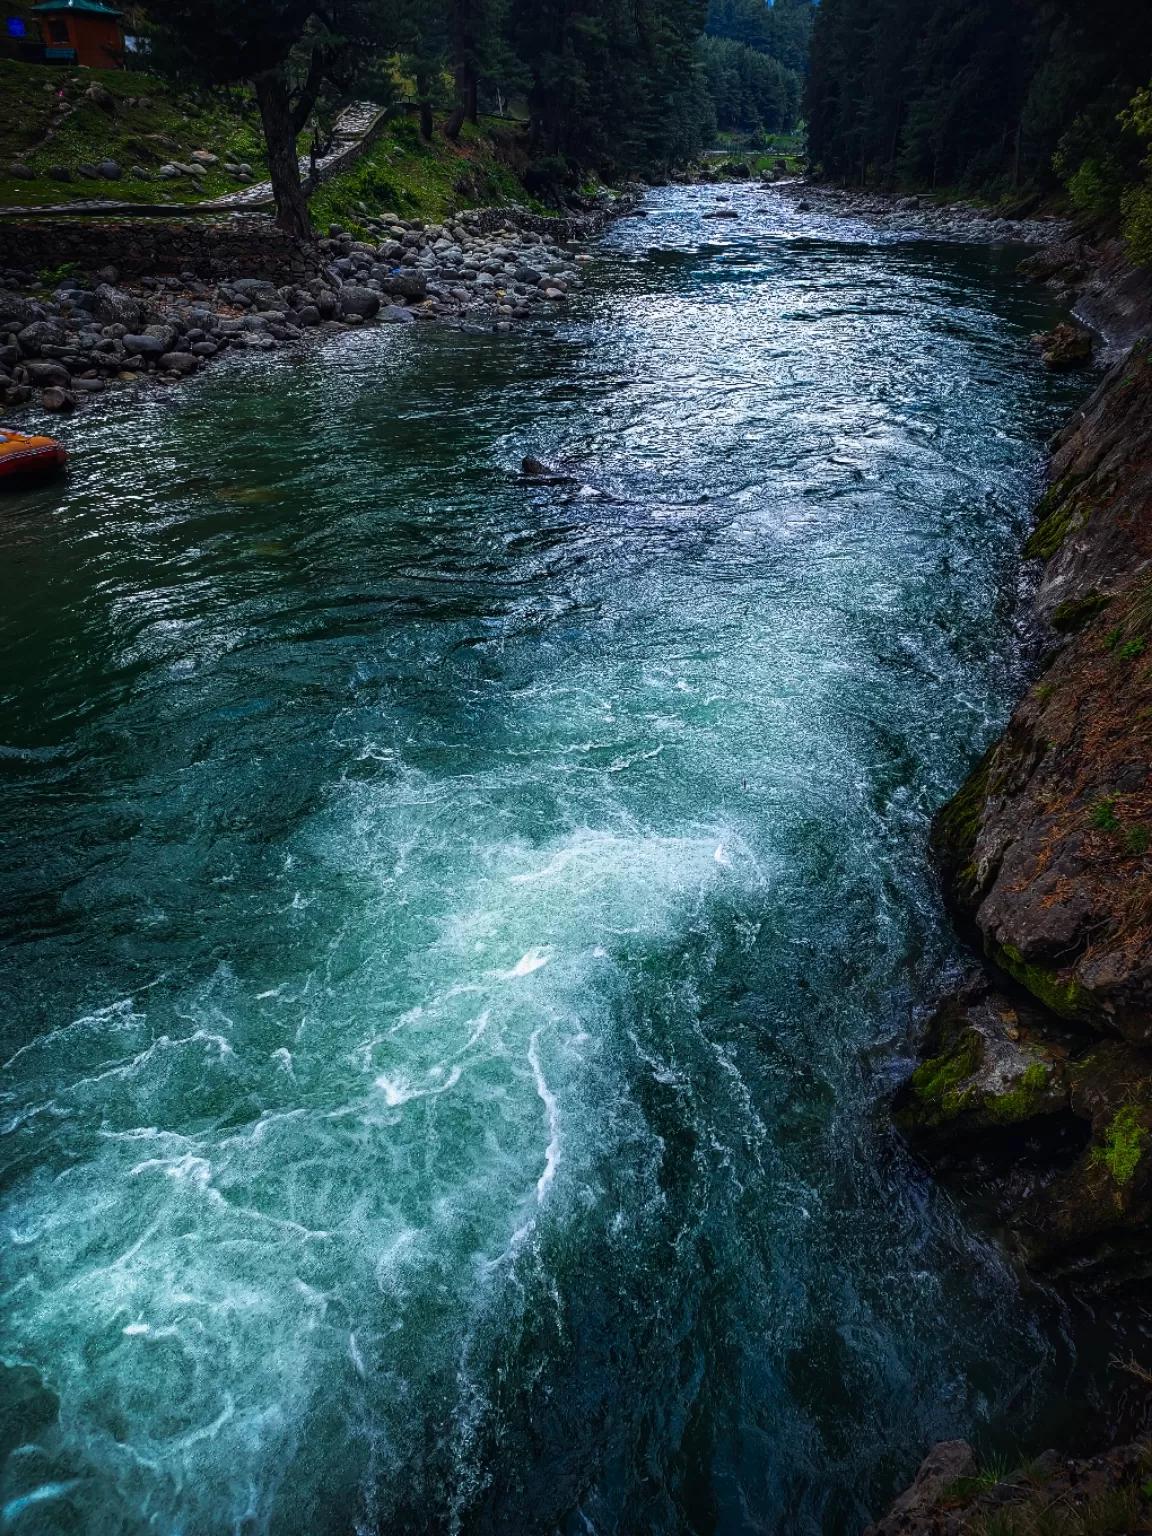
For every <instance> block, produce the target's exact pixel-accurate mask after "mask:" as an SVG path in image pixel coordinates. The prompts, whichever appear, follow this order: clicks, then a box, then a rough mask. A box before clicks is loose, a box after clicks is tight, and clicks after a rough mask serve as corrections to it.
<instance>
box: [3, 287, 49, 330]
mask: <svg viewBox="0 0 1152 1536" xmlns="http://www.w3.org/2000/svg"><path fill="white" fill-rule="evenodd" d="M43 319H44V308H43V306H42V305H40V304H37V303H35V302H34V301H33V300H32V299H24V298H21V296H20V295H19V294H18V293H0V332H4V333H7V332H8V331H19V330H21V329H22V328H23V327H24V326H26V325H31V324H32V322H33V321H34V320H43Z"/></svg>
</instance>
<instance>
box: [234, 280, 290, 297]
mask: <svg viewBox="0 0 1152 1536" xmlns="http://www.w3.org/2000/svg"><path fill="white" fill-rule="evenodd" d="M228 286H229V287H230V288H233V289H235V291H236V292H237V293H242V294H243V295H244V296H245V297H246V298H249V299H253V300H254V299H256V298H258V297H263V296H267V297H268V298H276V297H278V294H277V289H276V284H275V283H272V282H269V281H268V279H267V278H266V277H238V278H237V279H236V281H235V282H233V283H229V285H228Z"/></svg>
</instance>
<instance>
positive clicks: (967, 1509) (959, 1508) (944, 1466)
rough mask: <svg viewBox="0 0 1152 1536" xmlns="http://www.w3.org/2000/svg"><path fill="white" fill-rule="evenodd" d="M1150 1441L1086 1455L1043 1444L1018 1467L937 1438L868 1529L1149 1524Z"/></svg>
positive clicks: (1070, 1528)
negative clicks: (1007, 1467)
mask: <svg viewBox="0 0 1152 1536" xmlns="http://www.w3.org/2000/svg"><path fill="white" fill-rule="evenodd" d="M1149 1472H1152V1449H1150V1448H1149V1446H1148V1444H1147V1443H1143V1444H1141V1443H1136V1444H1132V1445H1122V1446H1117V1447H1116V1448H1115V1449H1113V1450H1110V1451H1108V1452H1107V1454H1105V1455H1102V1456H1092V1457H1089V1458H1085V1459H1077V1458H1073V1457H1066V1456H1061V1455H1060V1454H1059V1452H1057V1451H1045V1452H1044V1453H1043V1454H1042V1455H1040V1456H1037V1457H1036V1458H1035V1459H1034V1460H1032V1461H1029V1462H1026V1463H1024V1464H1023V1465H1021V1466H1019V1467H1018V1468H1017V1469H1016V1470H1015V1471H1013V1472H1002V1471H1000V1470H999V1469H997V1468H996V1467H995V1466H993V1465H988V1466H986V1467H984V1468H981V1467H980V1465H979V1463H978V1461H977V1458H976V1455H975V1452H974V1451H973V1450H972V1447H971V1446H970V1445H969V1444H968V1443H967V1441H964V1440H946V1441H943V1442H942V1443H941V1444H940V1445H937V1446H934V1447H933V1448H932V1450H931V1451H929V1453H928V1455H927V1456H926V1457H925V1459H924V1461H923V1462H922V1463H921V1465H920V1470H919V1471H918V1472H917V1474H916V1479H915V1481H914V1482H913V1484H912V1486H911V1487H910V1488H909V1489H907V1491H906V1492H904V1493H902V1494H901V1495H900V1497H899V1498H898V1499H896V1501H895V1502H894V1503H893V1505H892V1507H891V1509H890V1510H889V1511H888V1513H887V1514H886V1515H885V1516H884V1518H883V1519H881V1520H879V1521H877V1523H876V1524H875V1525H869V1526H866V1527H865V1528H864V1536H964V1533H965V1532H971V1533H972V1536H991V1533H992V1532H999V1533H1004V1536H1009V1533H1012V1532H1017V1533H1019V1536H1035V1533H1039V1532H1042V1531H1067V1532H1069V1533H1071V1532H1086V1531H1101V1532H1103V1531H1131V1532H1137V1531H1148V1530H1152V1480H1150V1479H1149V1475H1148V1474H1149Z"/></svg>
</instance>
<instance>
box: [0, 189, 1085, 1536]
mask: <svg viewBox="0 0 1152 1536" xmlns="http://www.w3.org/2000/svg"><path fill="white" fill-rule="evenodd" d="M736 196H737V200H738V201H739V202H741V203H742V204H743V205H744V207H745V209H746V216H745V218H744V219H743V220H742V221H741V222H740V223H739V224H737V225H723V226H721V225H718V224H715V223H702V222H701V220H700V215H701V213H702V211H703V210H704V209H705V208H706V207H707V206H708V205H709V195H708V194H706V193H705V192H687V191H684V190H675V191H672V190H669V191H666V192H662V193H659V194H657V195H656V197H655V199H654V208H655V211H654V214H653V217H652V218H651V219H649V220H648V221H646V222H641V221H629V222H627V223H625V224H622V225H620V226H618V227H617V228H616V229H615V230H614V231H613V232H612V233H611V234H610V235H609V236H608V237H607V238H606V240H605V241H604V242H603V245H602V247H601V249H600V251H599V252H598V263H597V266H596V268H595V270H594V274H593V278H592V281H591V283H590V288H589V292H588V294H587V295H586V296H585V297H584V298H582V299H581V300H580V301H579V307H578V308H577V309H575V310H574V311H573V314H572V316H571V317H570V318H568V319H565V320H564V321H562V322H560V323H559V324H558V325H557V327H556V329H555V331H554V333H552V334H550V335H547V334H542V333H540V332H533V331H529V330H525V331H513V332H511V333H509V334H506V335H499V336H497V335H492V334H487V335H485V334H466V333H455V332H451V331H447V330H437V329H429V330H423V329H418V330H417V331H416V332H415V333H412V332H405V333H401V334H397V333H396V332H395V331H392V330H388V331H380V332H377V331H373V332H370V333H363V334H355V333H353V334H349V335H347V336H345V337H342V338H340V339H338V340H337V341H335V342H333V343H331V344H330V345H328V346H327V347H326V349H325V350H324V351H322V352H314V353H310V354H308V355H307V356H306V357H302V358H288V357H279V358H274V359H271V360H261V361H259V362H251V361H243V362H237V363H235V364H228V365H225V366H221V367H219V368H218V369H216V370H215V371H214V372H213V373H211V374H210V375H208V376H207V377H205V378H204V379H203V380H201V381H199V382H198V383H197V384H196V385H195V386H193V387H191V388H189V389H187V390H185V391H182V392H180V393H179V394H178V395H177V396H176V397H174V398H173V400H172V401H171V403H169V404H161V403H155V402H153V403H147V404H144V405H143V406H142V407H140V408H138V409H133V408H132V407H131V406H130V404H129V402H128V401H127V400H125V399H123V398H108V399H107V400H106V401H105V402H103V403H102V404H101V405H99V406H97V407H96V408H94V409H93V410H92V411H90V412H89V413H88V415H87V416H86V417H85V418H84V419H83V420H80V419H77V420H76V421H74V422H72V423H69V424H68V425H67V427H66V428H65V429H64V430H65V431H66V433H67V436H68V438H69V441H70V444H71V446H72V447H73V449H74V462H73V466H72V469H71V472H70V476H69V478H68V480H67V482H66V483H64V484H63V485H61V486H57V487H53V488H45V489H43V490H41V491H38V492H35V493H25V494H22V495H19V496H17V497H14V498H11V497H10V498H7V499H6V500H5V502H4V504H3V507H2V508H0V541H2V544H3V559H2V561H0V583H2V586H3V596H2V604H0V641H2V646H0V657H2V659H0V698H2V700H3V716H2V718H3V729H2V732H0V742H2V746H0V771H2V774H3V786H4V787H3V796H2V800H0V807H2V808H0V869H2V886H0V890H2V896H3V911H4V920H5V935H6V940H7V942H6V947H5V950H4V954H3V967H4V968H3V981H2V987H3V990H2V993H0V1002H2V1011H0V1017H2V1019H3V1028H4V1033H5V1039H6V1044H5V1048H4V1053H3V1055H4V1061H5V1063H6V1066H5V1069H4V1073H3V1084H2V1093H3V1098H2V1100H0V1117H2V1128H3V1132H4V1135H3V1142H2V1146H3V1154H4V1169H5V1172H4V1182H3V1190H4V1195H3V1199H4V1213H3V1231H4V1235H5V1252H4V1261H3V1262H4V1268H3V1279H2V1287H3V1311H4V1325H5V1331H4V1335H3V1349H2V1356H3V1360H4V1361H5V1362H6V1363H7V1365H8V1367H10V1368H11V1369H10V1370H9V1371H8V1372H7V1374H6V1376H5V1378H4V1380H5V1382H6V1384H7V1389H8V1392H9V1400H10V1403H15V1404H16V1407H15V1408H13V1409H11V1410H10V1412H9V1414H8V1415H7V1418H6V1420H5V1421H4V1428H5V1433H6V1436H7V1438H6V1441H5V1443H6V1444H7V1445H8V1446H14V1447H15V1448H14V1449H12V1451H11V1454H10V1455H9V1456H8V1459H7V1462H6V1464H5V1468H4V1473H3V1484H2V1488H0V1502H2V1505H3V1519H4V1521H5V1528H6V1529H7V1528H9V1527H10V1528H11V1529H12V1530H14V1531H17V1532H26V1531H36V1532H41V1531H43V1532H58V1531H59V1532H64V1531H69V1532H71V1531H84V1532H93V1533H111V1532H117V1533H119V1532H124V1533H129V1532H132V1533H135V1532H144V1531H149V1532H153V1531H154V1532H164V1533H176V1532H181V1533H199V1532H218V1531H237V1532H240V1531H243V1532H264V1531H269V1532H275V1533H295V1532H320V1531H332V1532H342V1531H352V1530H356V1531H362V1532H369V1531H376V1530H402V1531H456V1530H459V1531H466V1532H483V1531H497V1530H499V1531H540V1532H550V1531H554V1530H560V1531H564V1532H566V1533H584V1532H604V1533H606V1532H621V1533H624V1532H635V1533H648V1532H689V1531H690V1532H725V1533H727V1532H734V1531H744V1530H749V1531H752V1530H756V1531H769V1530H770V1531H777V1532H817V1531H826V1532H840V1531H850V1530H853V1529H855V1528H856V1526H857V1525H858V1524H859V1523H862V1522H863V1520H864V1519H865V1517H866V1516H867V1514H868V1513H869V1511H874V1510H876V1509H877V1508H878V1507H879V1506H880V1505H881V1504H882V1503H883V1502H884V1500H885V1499H886V1498H887V1497H888V1496H889V1495H890V1494H891V1492H892V1491H893V1490H894V1488H896V1487H897V1486H899V1485H900V1480H901V1479H902V1478H905V1477H906V1476H907V1474H908V1472H909V1471H910V1470H911V1469H912V1468H914V1466H915V1464H916V1462H917V1460H918V1458H919V1456H920V1455H921V1454H922V1453H923V1451H924V1450H925V1449H926V1448H927V1446H928V1445H929V1444H930V1443H931V1442H932V1441H933V1440H935V1439H939V1438H943V1437H945V1436H951V1435H954V1434H967V1435H970V1436H974V1437H975V1438H976V1439H977V1440H979V1441H980V1443H981V1444H982V1445H986V1446H993V1447H1001V1448H1009V1449H1011V1448H1014V1447H1017V1446H1028V1445H1031V1446H1033V1447H1035V1446H1036V1445H1038V1444H1042V1443H1044V1436H1045V1435H1046V1434H1048V1433H1054V1432H1056V1431H1057V1430H1058V1429H1060V1427H1061V1426H1062V1425H1063V1424H1064V1414H1065V1412H1068V1411H1073V1410H1075V1408H1076V1402H1078V1401H1079V1400H1080V1399H1078V1398H1077V1397H1076V1394H1081V1396H1082V1394H1083V1393H1085V1392H1088V1391H1090V1390H1091V1383H1090V1381H1089V1378H1088V1375H1087V1374H1086V1368H1085V1367H1084V1366H1083V1365H1082V1364H1081V1363H1080V1357H1081V1354H1082V1350H1081V1349H1080V1346H1079V1344H1078V1333H1077V1327H1078V1324H1077V1320H1076V1318H1075V1317H1073V1316H1072V1315H1071V1314H1069V1313H1067V1312H1066V1311H1065V1310H1064V1309H1063V1308H1062V1306H1061V1305H1060V1304H1059V1303H1058V1302H1057V1301H1056V1300H1055V1299H1054V1298H1052V1297H1050V1296H1047V1295H1045V1294H1044V1293H1042V1292H1041V1293H1037V1292H1035V1291H1031V1290H1027V1289H1024V1288H1022V1287H1021V1284H1020V1282H1019V1279H1018V1277H1017V1276H1016V1275H1015V1274H1014V1272H1013V1271H1012V1270H1011V1269H1010V1268H1009V1266H1008V1265H1007V1263H1006V1262H1005V1261H1004V1260H1003V1258H1001V1257H1000V1256H998V1253H997V1251H996V1250H995V1248H993V1247H992V1246H990V1245H988V1244H987V1243H986V1242H985V1241H984V1240H983V1239H982V1238H981V1237H980V1236H979V1235H978V1234H976V1233H974V1231H973V1230H972V1229H971V1226H970V1224H969V1223H967V1222H966V1220H965V1218H964V1216H963V1214H962V1213H960V1212H958V1211H957V1210H956V1209H954V1208H953V1207H952V1205H951V1204H950V1202H949V1200H948V1199H947V1197H946V1196H944V1195H943V1194H941V1193H940V1192H939V1191H937V1190H935V1189H934V1188H933V1187H932V1186H931V1185H930V1184H929V1183H927V1182H926V1181H925V1180H924V1179H923V1177H922V1176H921V1175H920V1174H919V1173H918V1172H917V1171H916V1170H915V1169H914V1168H913V1167H912V1166H910V1164H909V1163H908V1161H907V1160H906V1158H905V1157H904V1155H903V1153H902V1152H901V1150H900V1148H899V1145H898V1144H897V1143H896V1142H895V1140H894V1138H893V1137H892V1135H891V1134H890V1132H889V1130H888V1129H887V1127H886V1123H885V1118H884V1114H883V1110H882V1099H883V1095H884V1093H885V1092H886V1090H887V1089H888V1088H889V1087H890V1086H891V1084H892V1083H893V1082H894V1081H895V1080H896V1079H897V1078H898V1076H899V1074H900V1072H901V1070H902V1063H903V1061H904V1060H905V1059H906V1056H907V1052H908V1050H909V1046H910V1041H911V1040H912V1038H913V1032H914V1021H915V1017H916V1010H917V1008H920V1007H922V1006H923V1005H924V1003H925V1002H926V1000H927V999H928V998H929V996H930V994H931V992H932V990H933V988H934V987H936V986H937V985H938V984H939V981H940V978H941V976H942V975H946V974H947V973H948V972H949V971H950V969H953V968H955V967H956V965H957V964H959V963H960V960H961V956H960V952H959V950H958V947H957V945H956V942H955V940H954V939H953V937H952V936H951V933H950V930H949V928H948V926H947V923H946V921H945V920H944V918H943V915H942V913H941V909H940V905H939V902H938V899H937V896H936V894H935V891H934V888H933V885H932V881H931V878H930V875H929V873H928V871H927V868H926V864H925V859H924V844H925V837H926V830H927V825H928V820H929V817H930V815H931V813H932V811H933V809H934V808H935V807H936V806H937V805H938V804H940V803H941V801H942V800H943V799H945V798H946V797H947V796H948V794H949V793H951V791H952V790H953V789H954V788H955V786H956V784H957V783H958V782H959V780H960V778H961V776H962V774H963V773H964V771H965V769H966V767H967V765H968V764H969V762H970V760H971V758H972V756H973V754H974V752H975V751H976V750H978V749H979V748H980V747H981V746H982V745H983V744H984V743H985V742H986V741H987V740H988V739H989V738H990V737H991V736H992V734H993V733H994V732H995V731H996V730H997V729H998V728H999V727H1000V726H1001V725H1002V723H1003V721H1004V720H1005V718H1006V715H1007V712H1008V710H1009V708H1010V705H1011V702H1012V700H1013V697H1014V695H1015V693H1016V691H1017V690H1018V689H1019V687H1020V686H1021V677H1022V664H1021V659H1020V642H1019V638H1018V626H1017V620H1018V618H1019V617H1020V615H1021V614H1022V612H1023V611H1024V607H1023V600H1022V598H1023V589H1022V587H1021V585H1020V578H1019V572H1018V569H1017V567H1016V565H1015V561H1014V553H1015V551H1016V550H1017V548H1018V547H1019V544H1020V541H1021V537H1022V534H1023V532H1024V530H1025V528H1026V526H1027V522H1028V511H1027V509H1028V505H1029V502H1030V498H1031V497H1032V496H1033V495H1034V493H1035V489H1036V485H1037V481H1038V475H1039V470H1040V467H1041V463H1042V456H1043V446H1042V445H1043V442H1044V440H1045V438H1046V436H1047V435H1048V434H1049V433H1050V432H1051V431H1052V430H1053V429H1054V427H1055V426H1056V425H1057V423H1058V422H1059V420H1060V419H1061V416H1062V414H1063V413H1064V411H1065V410H1066V409H1067V406H1068V403H1069V401H1070V399H1072V398H1074V395H1075V393H1076V392H1077V390H1078V386H1075V385H1069V384H1067V383H1064V384H1062V383H1060V382H1059V381H1054V380H1052V379H1050V378H1048V377H1045V376H1043V375H1042V373H1041V371H1040V370H1039V369H1037V368H1036V367H1035V366H1034V365H1033V364H1032V363H1031V362H1029V361H1026V360H1025V357H1024V354H1023V352H1022V347H1021V344H1022V341H1023V340H1024V338H1025V337H1026V336H1027V334H1028V333H1029V332H1030V331H1032V330H1034V329H1036V328H1038V327H1039V326H1041V325H1043V324H1046V323H1049V322H1050V321H1051V320H1052V319H1053V318H1054V317H1053V315H1052V313H1051V312H1050V311H1049V310H1047V309H1046V308H1045V305H1044V299H1043V296H1042V295H1039V294H1038V293H1037V292H1035V291H1034V290H1029V289H1027V288H1024V287H1023V286H1021V285H1020V284H1019V283H1018V282H1017V281H1016V280H1015V279H1014V278H1013V276H1012V267H1013V265H1014V261H1015V259H1016V258H1017V257H1018V255H1019V253H1018V252H1003V251H1002V252H996V251H991V252H990V251H984V250H964V249H961V248H955V247H953V248H948V247H943V246H935V247H929V246H924V245H917V244H913V243H909V244H902V245H899V244H892V243H889V244H877V243H875V242H874V241H873V243H869V242H868V240H867V239H866V238H865V237H864V234H863V232H862V231H854V230H853V229H852V228H851V227H850V226H843V225H840V226H835V227H832V226H821V225H820V224H819V223H818V222H808V221H806V219H805V216H804V215H799V214H795V213H792V212H790V211H789V210H788V209H787V208H786V207H785V206H784V205H783V204H781V203H779V202H777V201H776V200H775V199H773V198H771V197H767V196H765V195H764V194H762V193H760V192H751V191H749V192H746V193H738V194H736ZM529 452H531V453H534V454H538V455H541V456H544V457H550V456H555V457H559V458H563V459H564V460H566V461H568V462H570V463H572V464H574V465H577V466H579V477H580V478H582V479H583V480H584V481H585V482H586V486H587V487H594V488H596V489H597V490H598V492H599V493H600V494H592V493H590V491H589V490H588V489H581V488H580V487H578V486H557V487H540V486H530V485H525V484H523V483H521V482H520V481H519V480H518V479H517V477H516V474H515V470H516V468H517V466H518V464H519V461H520V458H521V456H522V455H523V454H525V453H529ZM1070 1394H1071V1395H1070ZM1070 1404H1071V1407H1070V1406H1069V1405H1070ZM1076 1411H1078V1410H1076Z"/></svg>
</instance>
